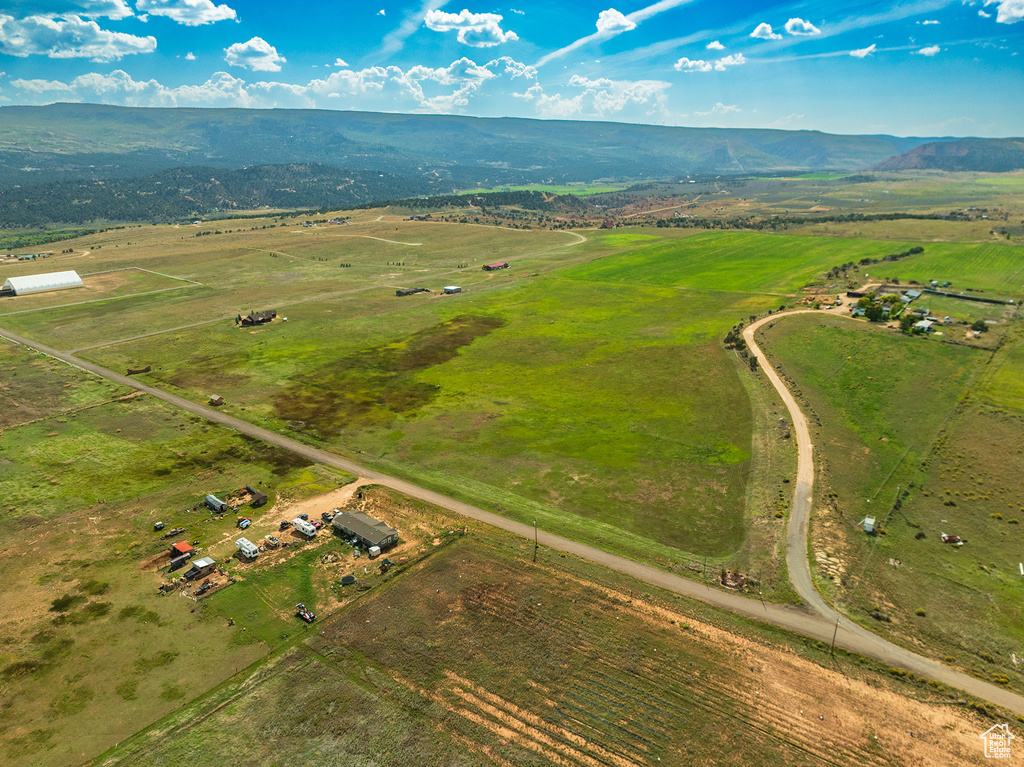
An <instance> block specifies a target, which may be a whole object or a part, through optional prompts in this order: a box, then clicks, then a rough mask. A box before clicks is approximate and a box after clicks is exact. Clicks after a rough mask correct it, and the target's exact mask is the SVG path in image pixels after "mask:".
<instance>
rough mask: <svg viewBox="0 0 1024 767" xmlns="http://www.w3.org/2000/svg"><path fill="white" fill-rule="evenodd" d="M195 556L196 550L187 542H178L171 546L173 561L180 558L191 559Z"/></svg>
mask: <svg viewBox="0 0 1024 767" xmlns="http://www.w3.org/2000/svg"><path fill="white" fill-rule="evenodd" d="M193 554H195V549H193V548H192V547H191V546H189V545H188V544H187V543H185V541H178V542H177V543H175V544H174V545H173V546H171V559H177V558H178V557H191V556H192V555H193Z"/></svg>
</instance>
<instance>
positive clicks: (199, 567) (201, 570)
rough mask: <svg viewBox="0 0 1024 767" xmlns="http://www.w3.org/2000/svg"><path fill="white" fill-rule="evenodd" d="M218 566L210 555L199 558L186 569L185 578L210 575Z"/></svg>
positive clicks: (190, 578) (187, 579) (188, 579)
mask: <svg viewBox="0 0 1024 767" xmlns="http://www.w3.org/2000/svg"><path fill="white" fill-rule="evenodd" d="M216 566H217V563H216V562H214V561H213V560H212V559H210V558H209V557H203V558H202V559H197V560H195V561H194V562H193V563H192V567H190V568H189V569H188V570H186V571H185V580H186V581H190V580H192V579H194V578H202V577H203V576H204V575H209V574H210V573H211V572H212V571H213V568H215V567H216Z"/></svg>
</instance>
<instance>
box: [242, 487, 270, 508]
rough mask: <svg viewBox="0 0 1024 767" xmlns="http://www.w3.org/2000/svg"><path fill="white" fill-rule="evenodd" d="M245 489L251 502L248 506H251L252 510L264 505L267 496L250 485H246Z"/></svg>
mask: <svg viewBox="0 0 1024 767" xmlns="http://www.w3.org/2000/svg"><path fill="white" fill-rule="evenodd" d="M245 489H246V490H248V491H249V497H250V498H251V500H250V501H249V505H250V506H252V507H253V508H254V509H258V508H259V507H260V506H263V505H264V504H266V502H267V494H266V493H264V492H263V491H262V490H257V489H256V488H255V487H253V486H252V485H246V486H245Z"/></svg>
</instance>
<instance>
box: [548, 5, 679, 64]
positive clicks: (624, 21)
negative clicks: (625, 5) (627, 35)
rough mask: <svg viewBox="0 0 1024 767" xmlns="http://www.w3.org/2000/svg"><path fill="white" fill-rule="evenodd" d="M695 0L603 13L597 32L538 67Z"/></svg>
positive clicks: (564, 49) (569, 45) (552, 56)
mask: <svg viewBox="0 0 1024 767" xmlns="http://www.w3.org/2000/svg"><path fill="white" fill-rule="evenodd" d="M691 2H693V0H661V2H658V3H654V4H653V5H648V6H647V7H646V8H641V9H640V10H638V11H634V12H633V13H629V14H623V13H621V12H620V11H617V10H616V9H614V8H609V9H607V10H604V11H601V13H599V14H598V17H597V23H596V27H597V31H596V32H594V33H592V34H589V35H587V36H586V37H581V38H579V39H578V40H574V41H573V42H571V43H569V44H568V45H566V46H565V47H564V48H559V49H558V50H557V51H552V52H551V53H549V54H547V55H545V56H542V57H541V58H540V59H539V60H538V61H537V64H536V66H538V67H542V66H544V65H545V64H547V63H548V62H549V61H551V60H553V59H557V58H559V57H561V56H564V55H565V54H567V53H571V52H572V51H574V50H576V49H577V48H581V47H583V46H584V45H587V44H589V43H593V42H599V41H601V40H607V39H609V38H612V37H614V36H616V35H619V34H622V33H623V32H629V31H630V30H633V29H636V27H637V25H638V24H641V23H642V22H644V21H646V20H647V19H649V18H651V17H653V16H657V15H658V14H659V13H664V12H665V11H668V10H671V9H673V8H678V7H679V6H681V5H686V4H687V3H691Z"/></svg>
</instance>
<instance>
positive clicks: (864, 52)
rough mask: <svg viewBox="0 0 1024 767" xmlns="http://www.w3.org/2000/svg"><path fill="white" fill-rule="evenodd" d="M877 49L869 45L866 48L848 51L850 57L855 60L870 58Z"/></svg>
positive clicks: (874, 45) (875, 46) (873, 45)
mask: <svg viewBox="0 0 1024 767" xmlns="http://www.w3.org/2000/svg"><path fill="white" fill-rule="evenodd" d="M877 49H878V46H877V45H876V44H875V43H871V45H869V46H868V47H867V48H857V49H856V50H853V51H850V55H851V56H853V57H854V58H855V59H863V58H867V57H868V56H870V55H871V54H872V53H874V52H875V51H876V50H877Z"/></svg>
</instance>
